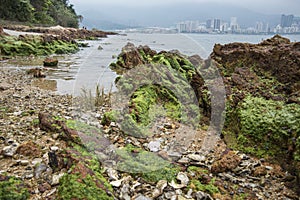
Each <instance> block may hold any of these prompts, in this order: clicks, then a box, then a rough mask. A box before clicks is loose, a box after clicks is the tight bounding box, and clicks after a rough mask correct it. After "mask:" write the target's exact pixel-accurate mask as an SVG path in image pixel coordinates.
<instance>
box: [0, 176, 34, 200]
mask: <svg viewBox="0 0 300 200" xmlns="http://www.w3.org/2000/svg"><path fill="white" fill-rule="evenodd" d="M29 196H30V195H29V192H28V190H27V188H26V187H25V186H24V185H23V184H22V181H21V180H19V179H17V178H15V177H7V176H4V175H1V174H0V199H3V200H10V199H14V200H27V199H29Z"/></svg>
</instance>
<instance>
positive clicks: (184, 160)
mask: <svg viewBox="0 0 300 200" xmlns="http://www.w3.org/2000/svg"><path fill="white" fill-rule="evenodd" d="M189 161H190V160H189V159H188V158H187V157H182V158H181V159H180V160H178V161H177V162H178V163H180V164H188V163H189Z"/></svg>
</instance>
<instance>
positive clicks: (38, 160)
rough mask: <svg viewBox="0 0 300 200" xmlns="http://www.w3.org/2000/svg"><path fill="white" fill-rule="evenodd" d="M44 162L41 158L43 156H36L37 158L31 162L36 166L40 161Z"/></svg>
mask: <svg viewBox="0 0 300 200" xmlns="http://www.w3.org/2000/svg"><path fill="white" fill-rule="evenodd" d="M42 162H43V159H41V158H35V159H33V161H32V162H31V164H32V165H33V166H36V165H37V164H40V163H42Z"/></svg>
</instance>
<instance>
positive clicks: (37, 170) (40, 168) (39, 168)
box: [34, 163, 47, 179]
mask: <svg viewBox="0 0 300 200" xmlns="http://www.w3.org/2000/svg"><path fill="white" fill-rule="evenodd" d="M46 170H47V165H46V164H44V163H40V164H37V165H36V166H35V169H34V177H35V178H36V179H39V178H40V177H41V175H42V173H43V172H45V171H46Z"/></svg>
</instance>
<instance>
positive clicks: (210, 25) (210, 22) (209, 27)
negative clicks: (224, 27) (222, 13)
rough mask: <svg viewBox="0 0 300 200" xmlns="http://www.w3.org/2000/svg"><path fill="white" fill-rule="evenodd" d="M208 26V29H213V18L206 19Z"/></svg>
mask: <svg viewBox="0 0 300 200" xmlns="http://www.w3.org/2000/svg"><path fill="white" fill-rule="evenodd" d="M206 28H207V29H211V28H212V20H211V19H209V20H207V21H206Z"/></svg>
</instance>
